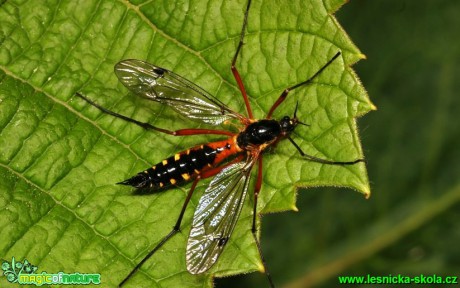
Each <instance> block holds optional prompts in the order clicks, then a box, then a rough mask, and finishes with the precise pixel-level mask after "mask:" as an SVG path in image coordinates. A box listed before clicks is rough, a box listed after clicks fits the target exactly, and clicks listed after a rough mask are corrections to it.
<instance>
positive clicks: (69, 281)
mask: <svg viewBox="0 0 460 288" xmlns="http://www.w3.org/2000/svg"><path fill="white" fill-rule="evenodd" d="M2 270H3V275H4V276H6V279H7V280H8V282H11V283H18V284H28V285H31V284H32V285H36V286H41V285H44V284H46V285H55V284H60V285H88V284H100V283H101V274H84V273H78V272H76V273H72V274H69V273H64V272H57V273H47V272H46V271H43V272H42V273H39V274H38V273H35V272H36V271H37V266H34V265H32V264H31V263H30V262H29V261H27V259H24V261H23V262H19V261H16V260H15V259H14V257H13V258H12V259H11V262H8V261H3V263H2Z"/></svg>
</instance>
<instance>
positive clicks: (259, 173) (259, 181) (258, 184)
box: [251, 155, 275, 288]
mask: <svg viewBox="0 0 460 288" xmlns="http://www.w3.org/2000/svg"><path fill="white" fill-rule="evenodd" d="M257 164H258V167H257V180H256V186H255V188H254V208H253V213H252V229H251V232H252V235H253V236H254V239H255V241H256V245H257V250H259V255H260V259H261V260H262V265H263V266H264V270H265V275H266V276H267V279H268V282H269V283H270V287H272V288H275V284H273V279H272V276H271V275H270V272H269V271H268V269H267V263H266V262H265V258H264V255H263V254H262V248H261V246H260V243H259V240H257V225H256V217H257V200H258V199H259V192H260V188H261V187H262V155H260V156H259V161H258V163H257Z"/></svg>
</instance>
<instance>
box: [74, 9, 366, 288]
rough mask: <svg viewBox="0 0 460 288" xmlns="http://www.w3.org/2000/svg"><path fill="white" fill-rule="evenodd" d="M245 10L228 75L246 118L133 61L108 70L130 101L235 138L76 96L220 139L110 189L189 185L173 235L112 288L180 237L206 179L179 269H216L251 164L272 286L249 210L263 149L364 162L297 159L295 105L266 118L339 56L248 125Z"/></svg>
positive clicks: (163, 71)
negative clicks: (283, 146)
mask: <svg viewBox="0 0 460 288" xmlns="http://www.w3.org/2000/svg"><path fill="white" fill-rule="evenodd" d="M250 5H251V1H250V0H249V1H248V4H247V8H246V12H245V14H244V20H243V26H242V29H241V34H240V39H239V43H238V46H237V49H236V52H235V54H234V57H233V60H232V64H231V71H232V73H233V76H234V77H235V80H236V83H237V84H238V87H239V90H240V92H241V94H242V96H243V100H244V103H245V106H246V112H247V116H245V115H242V114H240V113H238V112H235V111H234V110H232V109H230V108H229V107H227V106H226V105H225V104H224V103H222V102H221V101H220V100H219V99H217V98H216V97H214V96H213V95H211V94H210V93H208V92H207V91H205V90H204V89H203V88H201V87H199V86H197V85H196V84H193V83H192V82H190V81H188V80H187V79H185V78H183V77H181V76H179V75H177V74H175V73H174V72H172V71H169V70H167V69H164V68H161V67H158V66H155V65H152V64H149V63H147V62H144V61H141V60H134V59H130V60H123V61H121V62H119V63H118V64H116V66H115V73H116V75H117V77H118V79H119V80H120V81H121V82H122V83H123V84H124V86H126V87H127V88H128V89H129V90H130V91H131V92H132V93H134V94H135V95H138V96H141V97H144V98H147V99H150V100H152V101H156V102H159V103H160V104H162V105H166V106H168V107H170V108H172V109H173V110H174V111H175V112H177V114H180V115H182V116H184V117H185V118H186V119H190V120H194V121H197V122H201V123H204V124H208V125H213V126H217V125H220V124H222V123H224V122H225V121H229V120H235V121H236V122H237V123H239V124H238V125H239V127H240V128H239V132H237V133H235V132H231V131H228V130H219V129H180V130H176V131H172V130H167V129H163V128H159V127H156V126H153V125H151V124H149V123H145V122H140V121H137V120H135V119H132V118H129V117H127V116H124V115H121V114H118V113H116V112H113V111H111V110H108V109H106V108H104V107H102V106H100V105H99V104H97V103H95V102H93V101H92V100H90V99H88V98H87V97H86V96H83V95H82V94H81V93H77V95H78V96H79V97H81V98H83V99H84V100H85V101H87V102H88V103H89V104H91V105H93V106H95V107H96V108H98V109H100V110H101V111H102V112H104V113H107V114H110V115H112V116H115V117H118V118H121V119H123V120H125V121H128V122H131V123H134V124H136V125H139V126H141V127H142V128H144V129H147V130H154V131H157V132H161V133H165V134H169V135H172V136H188V135H199V134H214V135H221V136H225V138H224V139H223V140H219V141H215V142H210V143H206V144H202V145H198V146H195V147H192V148H190V149H187V150H185V151H182V152H179V153H177V154H175V155H173V156H171V157H169V158H167V159H165V160H163V161H161V162H159V163H157V164H156V165H154V166H152V167H150V168H148V169H146V170H144V171H141V172H139V173H138V174H136V175H134V176H133V177H131V178H129V179H126V180H124V181H121V182H119V183H117V184H121V185H129V186H133V187H135V188H140V189H150V190H151V191H152V192H153V191H157V190H160V189H167V188H169V187H171V186H174V185H179V184H183V183H186V182H192V185H191V188H190V190H189V192H188V194H187V197H186V199H185V202H184V204H183V205H182V209H181V211H180V214H179V217H178V219H177V221H176V224H175V225H174V227H173V229H172V230H171V231H170V232H169V234H167V235H166V236H165V237H164V238H163V239H162V240H161V241H160V242H159V243H158V244H157V245H156V246H155V247H154V248H153V250H151V251H150V252H149V253H148V254H147V255H146V256H145V257H144V258H143V260H142V261H140V262H139V263H138V264H137V265H136V267H135V268H134V269H133V270H132V271H131V272H130V273H129V274H128V275H127V276H126V277H125V278H124V280H123V281H122V282H121V283H120V284H119V287H121V286H123V285H124V284H125V283H126V282H127V281H128V280H129V279H130V278H131V276H133V275H134V274H135V273H136V271H137V270H138V269H139V268H140V267H141V266H142V265H143V264H144V263H145V262H146V261H147V260H148V259H149V258H150V257H151V256H152V255H153V254H154V253H155V252H156V251H158V250H159V249H160V247H162V246H163V244H165V243H166V242H167V241H168V240H169V239H170V238H171V237H173V236H174V235H175V234H176V233H178V232H179V231H180V227H181V223H182V218H183V216H184V212H185V210H186V208H187V205H188V203H189V201H190V199H191V197H192V194H193V192H194V191H195V188H196V186H197V184H198V182H199V181H201V180H203V179H206V178H212V180H211V181H210V183H209V185H208V186H207V188H206V190H205V192H204V194H203V195H202V196H201V198H200V200H199V203H198V206H197V208H196V210H195V214H194V216H193V221H192V227H191V231H190V234H189V237H188V242H187V250H186V265H187V270H188V271H189V272H190V273H192V274H200V273H204V272H206V271H207V270H209V269H210V268H211V267H212V266H213V265H214V264H215V263H216V261H217V259H218V258H219V256H220V255H221V253H222V251H223V249H224V248H225V246H226V243H227V242H228V240H229V238H230V237H231V235H232V231H233V229H234V228H235V225H236V223H237V221H238V217H239V215H240V212H241V210H242V207H243V203H244V200H245V197H246V194H247V193H248V190H249V179H250V175H251V171H252V169H253V168H254V166H258V169H257V176H256V177H257V178H256V181H255V187H254V205H253V216H252V229H251V231H252V234H253V236H254V239H255V243H256V245H257V248H258V251H259V254H260V257H261V261H262V264H263V266H264V270H265V274H266V276H267V278H268V281H269V284H270V286H271V287H274V283H273V280H272V277H271V276H270V274H269V272H268V270H267V269H266V263H265V260H264V258H263V255H262V250H261V247H260V243H259V241H258V239H257V237H256V232H257V231H256V229H257V227H256V215H257V210H256V209H257V200H258V195H259V192H260V189H261V186H262V157H263V156H262V155H263V152H264V151H265V150H266V149H267V148H268V147H271V146H274V145H276V144H277V143H278V142H279V141H280V140H283V139H288V140H289V141H290V142H291V143H292V144H293V146H294V147H295V148H296V149H297V151H298V152H299V153H300V155H301V156H303V157H304V158H306V159H307V160H309V161H313V162H318V163H322V164H330V165H353V164H356V163H358V162H362V161H364V160H363V159H356V160H353V161H332V160H327V159H322V158H318V157H315V156H311V155H308V154H306V153H304V152H303V151H302V150H301V148H300V147H299V146H298V145H297V144H296V143H295V142H294V140H293V139H292V138H291V134H292V132H293V131H294V129H295V128H296V127H297V125H299V124H301V125H306V124H304V123H302V122H301V121H300V120H299V119H298V118H297V115H296V114H297V105H296V107H295V109H294V113H293V116H292V117H291V116H284V117H282V118H281V119H280V120H275V119H272V115H273V113H274V112H275V110H276V109H277V108H278V107H279V105H280V104H281V103H283V101H284V100H285V99H286V97H287V96H288V94H289V92H290V91H292V90H294V89H297V88H299V87H301V86H305V85H307V84H309V83H311V82H312V80H313V79H314V78H315V77H316V76H318V75H319V74H320V73H321V72H322V71H323V70H324V69H326V68H327V67H328V66H329V65H330V64H331V63H332V62H333V61H335V60H336V59H337V58H339V56H340V55H341V53H340V52H337V53H336V54H335V55H334V56H333V57H332V58H330V60H329V61H328V62H327V63H325V64H324V65H323V66H322V67H321V68H320V69H319V70H318V71H317V72H316V73H315V74H314V75H312V76H311V77H310V78H308V79H307V80H305V81H303V82H300V83H298V84H296V85H293V86H291V87H288V88H287V89H285V90H284V91H283V92H282V93H281V95H280V96H279V97H278V99H277V101H275V103H274V104H273V105H272V107H271V108H270V110H269V111H268V113H267V116H266V117H265V118H264V119H261V120H257V119H254V117H253V113H252V110H251V105H250V104H249V99H248V95H247V93H246V90H245V87H244V85H243V81H242V80H241V77H240V74H239V72H238V70H237V68H236V62H237V59H238V55H239V53H240V50H241V48H242V46H243V40H244V36H245V33H244V31H245V29H246V26H247V19H248V14H249V7H250Z"/></svg>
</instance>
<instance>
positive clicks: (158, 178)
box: [118, 138, 239, 189]
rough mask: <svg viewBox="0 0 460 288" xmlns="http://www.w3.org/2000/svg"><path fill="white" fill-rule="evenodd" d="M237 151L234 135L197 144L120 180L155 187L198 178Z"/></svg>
mask: <svg viewBox="0 0 460 288" xmlns="http://www.w3.org/2000/svg"><path fill="white" fill-rule="evenodd" d="M235 152H239V149H238V148H237V147H235V144H234V139H233V138H230V139H227V140H223V141H218V142H213V143H209V144H207V145H201V146H196V147H194V148H191V149H188V150H185V151H182V152H180V153H177V154H175V155H174V156H171V157H169V158H167V159H165V160H163V161H161V162H160V163H158V164H156V165H154V166H152V167H151V168H149V169H147V170H145V171H142V172H139V173H138V174H137V175H135V176H133V177H131V178H129V179H127V180H125V181H123V182H120V183H118V184H122V185H130V186H133V187H136V188H152V189H160V188H165V187H168V186H170V185H175V184H181V183H183V182H186V181H188V180H190V179H193V178H195V177H196V176H198V175H199V174H200V173H201V172H202V171H204V170H207V169H210V168H212V167H215V166H216V165H217V164H219V163H220V162H222V161H224V160H225V159H226V158H228V157H229V156H231V155H234V154H235Z"/></svg>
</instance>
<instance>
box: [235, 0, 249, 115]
mask: <svg viewBox="0 0 460 288" xmlns="http://www.w3.org/2000/svg"><path fill="white" fill-rule="evenodd" d="M250 6H251V0H249V1H248V6H247V7H246V12H245V13H244V20H243V28H242V29H241V35H240V42H239V43H238V48H236V53H235V56H233V61H232V73H233V77H235V80H236V83H238V87H239V88H240V91H241V94H242V95H243V99H244V104H245V105H246V110H247V111H248V116H249V119H254V117H253V116H252V110H251V105H250V104H249V99H248V94H247V93H246V89H245V88H244V84H243V81H242V80H241V76H240V73H239V72H238V70H237V69H236V66H235V65H236V60H237V59H238V55H239V54H240V50H241V47H243V44H244V43H243V40H244V30H246V26H247V24H248V14H249V7H250Z"/></svg>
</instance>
